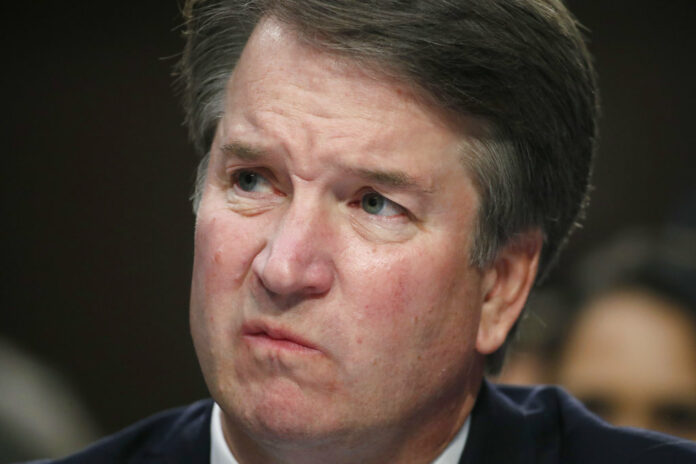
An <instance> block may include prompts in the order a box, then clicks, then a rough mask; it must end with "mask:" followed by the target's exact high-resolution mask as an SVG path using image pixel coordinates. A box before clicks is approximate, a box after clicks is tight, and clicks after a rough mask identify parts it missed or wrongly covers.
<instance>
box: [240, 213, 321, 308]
mask: <svg viewBox="0 0 696 464" xmlns="http://www.w3.org/2000/svg"><path fill="white" fill-rule="evenodd" d="M332 237H333V234H332V231H331V225H330V223H329V218H328V217H327V215H326V214H324V212H323V211H321V208H320V207H318V205H316V206H311V205H309V204H308V202H299V201H297V199H294V200H293V202H292V203H291V204H290V205H289V206H288V209H287V210H286V211H285V212H284V213H283V214H282V216H281V217H280V218H279V219H278V223H277V226H276V227H275V228H274V230H272V232H271V236H270V237H268V239H267V242H266V244H265V246H264V247H263V249H262V250H261V251H260V252H259V253H258V254H257V255H256V256H255V257H254V260H253V262H252V270H253V272H254V273H255V274H256V275H257V276H258V278H259V280H260V282H261V283H262V285H263V286H264V287H265V288H266V290H268V291H269V292H270V293H271V294H274V295H276V296H281V297H289V298H302V297H308V296H318V295H321V294H324V293H326V292H328V291H329V289H330V288H331V285H332V284H333V279H334V266H333V262H332V259H331V253H330V249H331V240H332Z"/></svg>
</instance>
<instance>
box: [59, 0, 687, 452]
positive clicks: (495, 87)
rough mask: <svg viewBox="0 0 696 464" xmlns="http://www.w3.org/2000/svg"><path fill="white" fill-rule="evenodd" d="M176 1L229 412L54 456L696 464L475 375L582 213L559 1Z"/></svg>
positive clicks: (212, 310)
mask: <svg viewBox="0 0 696 464" xmlns="http://www.w3.org/2000/svg"><path fill="white" fill-rule="evenodd" d="M185 13H186V16H187V45H186V49H185V52H184V55H183V59H182V62H181V65H180V68H179V71H180V75H181V83H182V84H183V95H184V102H185V107H186V110H187V123H188V125H189V128H190V131H191V135H192V139H193V142H194V145H195V146H196V148H197V150H198V151H199V152H200V154H201V155H204V157H203V160H202V162H201V164H200V168H199V175H198V180H197V186H196V192H195V194H194V207H195V211H196V233H195V262H194V270H193V281H192V291H191V314H190V317H191V330H192V335H193V340H194V344H195V347H196V352H197V355H198V358H199V361H200V364H201V368H202V371H203V375H204V377H205V380H206V383H207V385H208V388H209V390H210V392H211V395H212V397H213V400H214V404H213V401H204V402H200V403H196V404H195V405H193V406H190V407H188V408H185V409H181V410H175V411H170V412H166V413H163V414H161V415H159V416H155V417H154V418H151V419H148V420H146V421H144V422H141V423H139V424H136V425H134V426H133V427H131V428H129V429H126V430H125V431H123V432H121V433H119V434H117V435H115V436H113V437H109V438H106V439H104V440H103V441H102V442H100V443H97V444H96V445H94V446H93V447H92V448H89V449H87V450H85V451H84V452H83V453H81V454H79V455H76V456H75V457H72V458H68V459H67V460H66V461H65V462H211V463H214V464H222V463H235V462H238V463H241V464H247V463H431V462H435V463H437V464H443V463H454V462H472V463H473V462H506V463H507V462H544V463H551V462H593V463H594V462H612V463H614V462H665V460H666V459H671V460H672V461H669V462H687V461H691V462H693V459H694V456H696V452H695V451H694V447H693V445H689V444H687V443H685V442H679V441H677V440H676V439H674V440H672V439H669V438H668V437H664V436H657V435H651V434H648V433H643V432H627V431H622V430H619V429H614V428H611V427H609V426H607V425H605V424H603V423H601V422H600V421H598V420H597V419H595V418H594V417H593V416H591V415H589V414H588V413H587V412H586V411H585V410H584V409H583V408H582V406H581V405H580V404H579V403H577V402H575V401H574V400H573V399H571V398H569V397H568V396H567V395H565V394H564V393H562V392H560V391H559V390H557V389H554V388H539V389H535V390H525V389H519V388H518V389H515V388H504V389H498V388H496V387H493V386H490V385H488V384H486V383H485V382H484V381H483V375H484V371H485V370H486V369H488V370H489V371H495V370H497V369H499V367H500V365H501V363H502V358H503V355H504V351H505V345H506V340H507V339H508V338H509V334H510V333H511V332H512V331H513V329H514V327H515V323H516V321H517V320H518V318H519V315H520V313H521V311H522V309H523V307H524V303H525V300H526V297H527V294H528V293H529V290H530V288H531V286H532V284H533V283H534V281H535V279H536V277H537V275H538V274H543V273H544V272H545V270H546V269H548V267H549V265H550V264H551V263H552V262H553V261H554V258H555V256H556V253H557V251H558V249H559V247H560V246H561V245H562V243H563V242H564V240H565V238H566V236H567V235H568V233H569V230H570V229H571V228H572V226H573V224H574V223H575V221H576V220H577V218H578V217H579V215H580V213H581V210H582V207H583V205H584V203H585V195H586V190H587V185H588V177H589V171H590V164H591V158H592V152H593V149H594V139H595V132H596V130H595V119H596V99H597V98H596V88H595V77H594V73H593V70H592V66H591V64H590V59H589V56H588V53H587V51H586V49H585V46H584V44H583V41H582V39H581V37H580V34H579V32H578V29H577V25H576V23H575V22H574V20H573V19H572V17H571V16H570V15H569V13H568V12H567V11H566V10H565V8H564V7H563V5H562V4H561V3H560V2H558V1H556V0H516V1H512V0H486V1H484V0H474V1H463V0H462V1H451V0H440V1H429V2H426V1H386V0H385V1H381V2H358V1H355V0H352V1H351V0H331V1H325V0H324V1H319V0H284V1H272V0H268V1H266V0H258V1H253V0H251V1H239V2H235V1H192V2H189V4H188V5H187V6H186V8H185Z"/></svg>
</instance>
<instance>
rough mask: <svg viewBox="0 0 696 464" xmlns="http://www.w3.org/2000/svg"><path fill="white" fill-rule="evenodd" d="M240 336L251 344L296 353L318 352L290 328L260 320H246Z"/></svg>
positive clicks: (311, 344) (316, 348)
mask: <svg viewBox="0 0 696 464" xmlns="http://www.w3.org/2000/svg"><path fill="white" fill-rule="evenodd" d="M242 338H243V339H244V340H245V341H246V342H247V343H248V344H251V345H255V346H261V347H267V348H273V349H277V350H284V351H294V352H297V353H306V354H309V353H319V351H320V350H319V348H318V347H317V346H316V345H315V344H313V343H311V342H310V341H308V340H306V339H304V338H303V337H301V336H299V335H297V334H295V333H293V332H291V331H290V330H287V329H283V328H279V327H271V326H269V325H268V324H264V323H260V322H248V323H245V324H244V325H243V326H242Z"/></svg>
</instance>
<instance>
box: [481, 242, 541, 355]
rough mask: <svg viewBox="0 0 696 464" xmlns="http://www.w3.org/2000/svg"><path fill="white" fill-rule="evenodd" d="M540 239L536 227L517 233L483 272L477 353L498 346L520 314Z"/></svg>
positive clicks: (534, 266)
mask: <svg viewBox="0 0 696 464" xmlns="http://www.w3.org/2000/svg"><path fill="white" fill-rule="evenodd" d="M542 241H543V239H542V233H541V231H540V230H538V229H534V230H531V231H527V232H524V233H522V234H518V235H517V236H515V237H514V238H512V239H510V241H509V242H508V243H507V244H506V245H505V246H504V247H503V248H502V249H501V250H500V251H499V252H498V255H497V257H496V259H495V261H494V262H493V264H491V266H490V267H489V268H488V269H486V270H485V271H484V276H483V279H482V292H483V295H484V298H483V305H482V307H481V319H480V321H479V327H478V333H477V337H476V349H477V351H478V352H479V353H481V354H484V355H485V354H491V353H493V352H494V351H496V350H497V349H498V348H500V346H501V345H502V344H503V342H505V338H506V337H507V334H508V333H509V332H510V329H512V326H513V325H514V324H515V321H517V318H518V317H519V316H520V313H521V312H522V308H523V307H524V303H525V301H526V300H527V295H528V294H529V291H530V289H531V287H532V284H533V283H534V279H535V277H536V274H537V268H538V265H539V255H540V253H541V245H542Z"/></svg>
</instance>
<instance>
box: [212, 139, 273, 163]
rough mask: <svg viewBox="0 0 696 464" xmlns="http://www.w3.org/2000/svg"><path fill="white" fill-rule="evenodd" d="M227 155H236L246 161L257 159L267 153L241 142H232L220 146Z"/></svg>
mask: <svg viewBox="0 0 696 464" xmlns="http://www.w3.org/2000/svg"><path fill="white" fill-rule="evenodd" d="M220 149H221V150H222V152H223V153H224V154H225V155H227V156H234V157H236V158H239V159H241V160H244V161H256V160H259V159H261V158H263V157H264V156H265V155H266V151H265V150H263V149H261V148H256V147H253V146H251V145H247V144H245V143H241V142H230V143H226V144H224V145H223V146H222V147H220Z"/></svg>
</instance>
